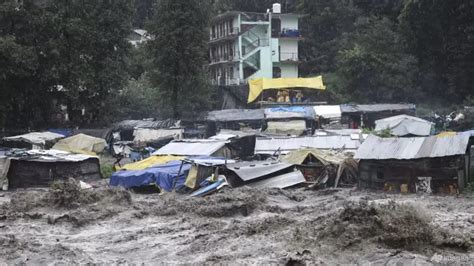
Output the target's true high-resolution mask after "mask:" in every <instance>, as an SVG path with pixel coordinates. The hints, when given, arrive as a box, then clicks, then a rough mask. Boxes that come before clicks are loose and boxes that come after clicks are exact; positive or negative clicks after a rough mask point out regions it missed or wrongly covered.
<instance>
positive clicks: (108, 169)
mask: <svg viewBox="0 0 474 266" xmlns="http://www.w3.org/2000/svg"><path fill="white" fill-rule="evenodd" d="M114 172H115V167H114V166H113V165H111V164H103V165H101V166H100V173H101V174H102V178H110V176H112V174H113V173H114Z"/></svg>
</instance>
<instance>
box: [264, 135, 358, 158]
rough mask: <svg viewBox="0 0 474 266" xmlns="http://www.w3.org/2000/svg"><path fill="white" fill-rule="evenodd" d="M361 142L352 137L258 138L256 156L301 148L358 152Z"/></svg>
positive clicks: (283, 152)
mask: <svg viewBox="0 0 474 266" xmlns="http://www.w3.org/2000/svg"><path fill="white" fill-rule="evenodd" d="M361 141H363V140H359V139H358V138H357V139H356V138H352V137H351V136H319V137H299V138H257V140H256V142H255V154H274V153H275V152H277V151H280V152H281V153H282V154H286V153H288V152H290V151H294V150H298V149H301V148H316V149H342V150H356V149H358V148H359V146H360V145H361Z"/></svg>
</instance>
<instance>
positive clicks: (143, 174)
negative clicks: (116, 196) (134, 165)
mask: <svg viewBox="0 0 474 266" xmlns="http://www.w3.org/2000/svg"><path fill="white" fill-rule="evenodd" d="M181 164H183V166H182V168H181V172H180V175H179V176H178V172H179V169H180V167H181ZM190 168H191V164H189V163H182V161H171V162H168V163H166V164H163V165H158V166H154V167H150V168H146V169H144V170H134V171H117V172H115V173H113V174H112V176H111V177H110V183H109V184H110V185H111V186H122V187H125V188H132V187H141V186H147V185H152V184H156V185H158V186H159V187H160V188H162V189H164V190H166V191H168V192H170V191H172V190H173V184H174V185H175V188H176V190H179V189H180V188H182V187H183V186H184V182H185V181H186V176H187V174H188V172H189V169H190Z"/></svg>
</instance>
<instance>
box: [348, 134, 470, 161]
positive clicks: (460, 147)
mask: <svg viewBox="0 0 474 266" xmlns="http://www.w3.org/2000/svg"><path fill="white" fill-rule="evenodd" d="M468 143H469V136H468V135H465V134H456V135H453V136H430V137H413V138H380V137H377V136H375V135H370V136H369V137H368V138H367V139H366V140H365V141H364V143H363V144H362V145H361V146H360V147H359V149H358V150H357V152H356V154H355V156H354V158H355V159H366V160H386V159H397V160H404V159H406V160H410V159H419V158H434V157H446V156H454V155H462V154H465V153H466V150H467V146H468Z"/></svg>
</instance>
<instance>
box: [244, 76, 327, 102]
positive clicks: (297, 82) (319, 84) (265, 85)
mask: <svg viewBox="0 0 474 266" xmlns="http://www.w3.org/2000/svg"><path fill="white" fill-rule="evenodd" d="M249 87H250V88H249V98H248V102H249V103H251V102H253V101H255V100H256V99H257V98H258V96H259V95H260V94H261V93H262V91H264V90H268V89H290V88H308V89H315V90H325V89H326V86H324V83H323V77H322V76H317V77H314V78H277V79H269V78H260V79H254V80H250V81H249Z"/></svg>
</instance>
